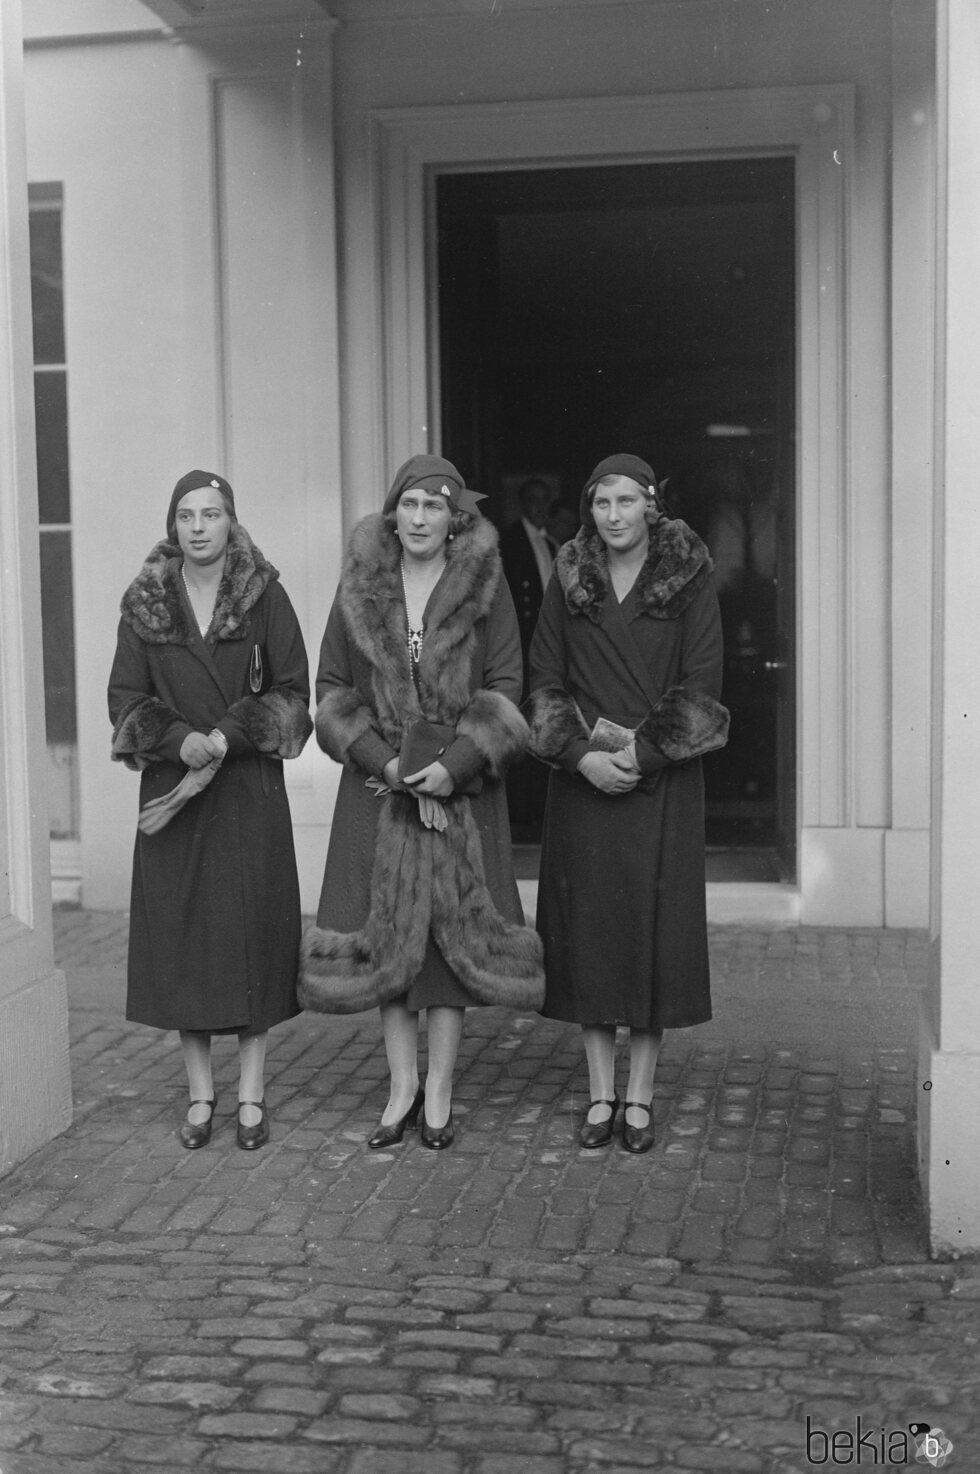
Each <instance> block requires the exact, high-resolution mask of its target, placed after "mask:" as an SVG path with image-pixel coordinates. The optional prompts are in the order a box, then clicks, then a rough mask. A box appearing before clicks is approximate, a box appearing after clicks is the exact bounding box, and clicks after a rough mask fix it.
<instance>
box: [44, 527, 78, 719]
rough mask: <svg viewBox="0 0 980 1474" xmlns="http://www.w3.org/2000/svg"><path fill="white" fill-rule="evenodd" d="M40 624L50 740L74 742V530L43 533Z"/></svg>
mask: <svg viewBox="0 0 980 1474" xmlns="http://www.w3.org/2000/svg"><path fill="white" fill-rule="evenodd" d="M41 623H42V639H43V646H44V709H45V716H46V719H47V735H48V742H74V741H75V740H76V722H75V617H74V613H73V610H72V581H71V533H70V532H42V533H41Z"/></svg>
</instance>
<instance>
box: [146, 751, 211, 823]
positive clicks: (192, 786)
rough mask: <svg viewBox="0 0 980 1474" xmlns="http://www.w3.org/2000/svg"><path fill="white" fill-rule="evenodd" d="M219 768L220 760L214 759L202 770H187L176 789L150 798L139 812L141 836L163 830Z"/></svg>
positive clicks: (202, 788)
mask: <svg viewBox="0 0 980 1474" xmlns="http://www.w3.org/2000/svg"><path fill="white" fill-rule="evenodd" d="M220 767H221V759H220V758H215V759H214V760H213V762H210V763H208V764H207V765H206V767H203V768H189V769H188V771H187V772H186V773H185V774H184V776H183V778H181V780H180V782H179V783H178V784H177V787H176V788H172V789H171V790H170V792H169V793H165V794H164V795H163V796H162V798H151V799H150V802H149V803H148V804H144V805H143V808H142V809H141V810H140V815H139V818H138V819H137V821H136V827H137V828H138V829H139V830H140V832H141V833H143V834H158V833H159V832H160V830H161V829H163V828H165V827H166V825H168V824H169V823H170V821H171V819H172V818H173V817H174V815H175V814H179V813H180V811H181V809H182V808H183V807H184V805H185V804H186V803H187V801H188V799H191V798H193V797H194V796H195V794H198V793H201V792H202V791H203V790H204V789H205V788H207V786H208V784H209V783H210V782H211V779H212V778H213V777H214V775H215V773H216V772H217V771H218V769H219V768H220Z"/></svg>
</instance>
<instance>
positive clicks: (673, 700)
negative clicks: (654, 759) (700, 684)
mask: <svg viewBox="0 0 980 1474" xmlns="http://www.w3.org/2000/svg"><path fill="white" fill-rule="evenodd" d="M728 722H729V714H728V710H727V708H726V707H724V706H722V704H721V702H720V701H715V699H714V698H713V697H712V696H706V695H705V694H704V692H702V691H685V690H684V688H683V687H682V686H672V687H671V688H670V690H669V691H665V692H664V694H663V696H661V698H660V700H659V701H658V702H657V704H656V706H655V707H654V708H653V710H652V711H651V712H650V713H649V715H648V716H647V717H645V718H644V720H643V721H642V722H641V724H640V726H639V728H638V730H637V734H636V735H637V737H640V738H644V739H645V740H646V741H647V742H652V744H653V746H654V747H656V748H657V749H658V751H660V752H662V753H663V755H664V757H665V758H667V759H668V761H670V762H672V763H684V762H687V761H688V760H689V759H690V758H694V757H701V756H702V755H703V754H704V753H706V752H716V751H717V750H718V748H720V747H724V746H725V743H726V742H727V741H728Z"/></svg>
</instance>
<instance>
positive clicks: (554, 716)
mask: <svg viewBox="0 0 980 1474" xmlns="http://www.w3.org/2000/svg"><path fill="white" fill-rule="evenodd" d="M524 714H525V716H526V717H527V719H528V721H529V723H530V725H531V747H530V750H531V753H532V755H533V756H534V757H536V758H540V760H541V761H542V762H544V763H555V762H557V761H558V759H559V758H560V757H561V755H562V753H563V752H564V751H565V749H566V747H568V746H569V744H570V743H572V742H583V741H584V742H588V740H589V729H588V727H587V726H586V724H585V718H584V717H583V715H582V713H581V712H580V711H579V708H578V703H577V702H575V701H573V699H572V697H571V696H569V694H568V692H567V691H560V690H550V691H533V692H532V693H531V695H530V696H529V697H528V699H527V701H526V702H525V703H524Z"/></svg>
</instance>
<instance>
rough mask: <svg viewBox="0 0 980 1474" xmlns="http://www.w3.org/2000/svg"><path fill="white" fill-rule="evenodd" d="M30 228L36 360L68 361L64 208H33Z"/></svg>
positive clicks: (43, 361)
mask: <svg viewBox="0 0 980 1474" xmlns="http://www.w3.org/2000/svg"><path fill="white" fill-rule="evenodd" d="M30 229H31V293H32V296H33V314H34V362H35V363H64V361H65V326H64V324H65V314H64V305H63V301H62V295H63V277H62V271H61V212H60V210H32V211H31V214H30Z"/></svg>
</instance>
